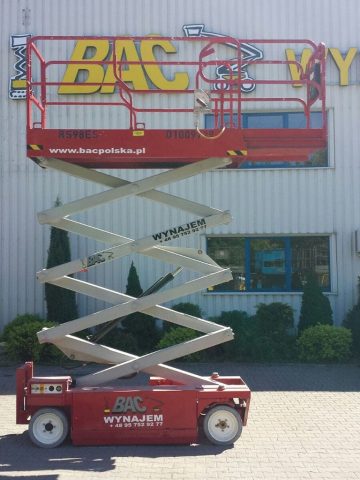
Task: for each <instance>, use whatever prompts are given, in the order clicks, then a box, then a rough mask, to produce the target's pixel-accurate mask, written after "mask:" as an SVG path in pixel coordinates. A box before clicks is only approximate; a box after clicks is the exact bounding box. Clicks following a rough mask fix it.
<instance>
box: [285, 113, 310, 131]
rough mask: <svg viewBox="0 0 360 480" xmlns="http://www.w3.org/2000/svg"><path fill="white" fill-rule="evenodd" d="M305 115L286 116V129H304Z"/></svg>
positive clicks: (290, 114)
mask: <svg viewBox="0 0 360 480" xmlns="http://www.w3.org/2000/svg"><path fill="white" fill-rule="evenodd" d="M305 127H306V121H305V115H304V114H303V113H302V112H296V113H289V114H288V128H305Z"/></svg>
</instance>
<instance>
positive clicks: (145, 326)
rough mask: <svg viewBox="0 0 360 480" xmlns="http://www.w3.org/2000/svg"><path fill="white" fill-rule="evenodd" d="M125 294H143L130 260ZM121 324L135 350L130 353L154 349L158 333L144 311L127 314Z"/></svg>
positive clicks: (150, 317) (152, 318) (152, 321)
mask: <svg viewBox="0 0 360 480" xmlns="http://www.w3.org/2000/svg"><path fill="white" fill-rule="evenodd" d="M126 294H127V295H131V296H132V297H136V298H138V297H140V296H141V295H142V294H143V289H142V288H141V285H140V280H139V276H138V274H137V271H136V267H135V265H134V262H131V266H130V269H129V274H128V278H127V285H126ZM121 326H122V328H123V330H124V333H125V334H127V336H128V339H130V340H129V342H131V343H130V345H131V346H132V348H135V350H132V353H136V354H138V355H143V354H144V353H149V352H151V351H153V350H154V348H155V346H156V344H157V342H158V341H159V338H160V334H159V330H158V328H157V326H156V322H155V318H154V317H152V316H150V315H146V314H145V313H142V312H135V313H131V314H130V315H127V316H126V317H125V318H124V319H123V320H122V322H121Z"/></svg>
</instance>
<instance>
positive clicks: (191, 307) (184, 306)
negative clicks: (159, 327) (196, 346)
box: [163, 302, 202, 333]
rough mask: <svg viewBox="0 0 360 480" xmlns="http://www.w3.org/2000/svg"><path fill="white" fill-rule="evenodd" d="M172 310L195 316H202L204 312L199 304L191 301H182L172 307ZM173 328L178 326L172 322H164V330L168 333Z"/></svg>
mask: <svg viewBox="0 0 360 480" xmlns="http://www.w3.org/2000/svg"><path fill="white" fill-rule="evenodd" d="M171 309H172V310H175V311H176V312H180V313H185V314H186V315H192V316H193V317H198V318H202V312H201V309H200V307H199V305H196V304H195V303H191V302H180V303H176V304H175V305H173V306H172V307H171ZM173 328H177V326H176V324H174V323H171V322H166V321H165V322H164V323H163V332H164V333H167V332H169V331H170V330H172V329H173Z"/></svg>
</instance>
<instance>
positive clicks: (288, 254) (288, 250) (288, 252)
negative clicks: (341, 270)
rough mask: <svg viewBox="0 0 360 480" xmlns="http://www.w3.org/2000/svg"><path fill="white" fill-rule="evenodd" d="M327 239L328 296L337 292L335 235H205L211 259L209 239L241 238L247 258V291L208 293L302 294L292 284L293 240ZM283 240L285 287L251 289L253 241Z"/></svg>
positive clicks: (206, 246) (325, 290)
mask: <svg viewBox="0 0 360 480" xmlns="http://www.w3.org/2000/svg"><path fill="white" fill-rule="evenodd" d="M313 237H326V238H327V241H328V252H327V257H328V258H327V265H328V270H329V273H328V275H329V283H328V287H327V288H323V289H322V290H323V292H324V293H326V294H328V293H332V292H333V291H334V289H335V290H336V283H337V282H336V281H335V280H334V275H333V265H334V255H335V243H334V242H335V240H334V238H333V237H334V235H333V234H329V233H321V234H320V233H318V234H305V235H271V234H266V235H241V234H209V235H204V244H205V251H206V252H207V254H208V255H209V256H210V257H211V254H210V253H209V250H208V239H209V238H239V239H240V238H241V239H244V250H245V252H244V257H245V261H244V263H245V290H207V291H206V293H208V294H211V295H214V294H230V295H233V294H241V295H244V294H263V293H267V294H296V293H301V292H302V288H299V289H295V288H291V283H292V247H291V239H293V238H313ZM274 239H276V240H282V241H283V242H284V251H285V287H284V288H282V289H281V288H279V289H276V290H275V289H269V288H251V241H252V240H274Z"/></svg>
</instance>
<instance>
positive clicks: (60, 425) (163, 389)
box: [17, 37, 327, 447]
mask: <svg viewBox="0 0 360 480" xmlns="http://www.w3.org/2000/svg"><path fill="white" fill-rule="evenodd" d="M81 42H85V43H83V45H87V47H86V48H83V56H82V58H81V59H80V60H79V59H78V58H75V59H74V57H70V53H71V48H74V46H76V45H79V44H81ZM86 42H88V43H86ZM99 42H102V43H101V46H102V48H103V47H104V51H105V54H104V55H103V56H102V57H101V58H100V57H99V55H98V50H97V49H98V47H99V45H100V43H99ZM129 42H130V43H129ZM164 42H165V43H164ZM126 45H127V46H129V45H130V46H131V47H132V48H133V49H132V50H131V51H132V55H131V59H129V58H128V57H130V55H127V54H128V52H129V50H127V48H126ZM164 45H165V47H164ZM169 45H171V47H172V48H173V50H167V51H172V52H174V48H176V49H177V54H176V59H175V60H173V59H172V60H171V61H169V59H168V56H166V55H164V52H163V51H162V50H165V51H166V48H168V46H169ZM254 45H257V46H260V45H261V47H262V48H263V49H265V50H267V51H269V52H270V55H271V52H275V57H269V58H268V59H266V55H262V54H261V55H259V56H258V57H255V58H254V59H252V60H249V59H248V58H247V57H246V55H245V53H246V52H248V51H249V49H251V48H252V46H254ZM288 45H295V46H297V48H300V47H301V46H302V47H303V48H304V46H305V47H306V48H308V49H311V55H310V56H309V61H308V63H307V65H306V67H304V68H303V67H302V66H301V65H300V63H299V62H297V61H296V60H292V61H291V60H283V59H281V60H279V55H278V56H276V52H277V53H279V51H280V50H281V48H284V47H285V46H288ZM55 46H56V48H55ZM105 47H106V48H105ZM143 47H146V48H143ZM94 49H95V50H94ZM145 50H146V51H147V52H149V51H150V53H151V54H150V55H149V54H148V56H147V58H145V56H144V55H143V56H142V57H141V55H139V56H137V52H139V51H140V52H143V51H145ZM52 51H56V52H58V53H57V58H53V57H52V55H53V54H52ZM259 51H260V50H259ZM283 51H284V50H282V52H283ZM94 52H95V53H94ZM134 52H135V53H134ZM157 55H158V56H159V57H161V58H160V59H157V58H156V56H157ZM59 57H61V58H60V59H59ZM69 57H70V58H71V59H70V60H69ZM164 57H165V59H164ZM264 57H265V59H264ZM324 62H325V48H324V45H322V44H320V45H315V44H314V43H313V42H310V41H307V40H281V41H280V40H239V39H235V38H231V37H223V38H188V37H184V38H183V37H181V38H180V37H171V38H170V37H169V38H163V37H132V38H130V37H34V38H32V39H30V40H29V42H28V70H27V75H28V81H27V85H28V87H27V88H28V91H27V112H28V113H27V144H28V147H27V149H28V150H27V154H28V156H29V157H30V158H31V159H33V160H34V161H36V162H37V163H38V164H39V165H40V166H42V167H43V168H49V169H55V170H57V171H60V172H63V173H66V174H69V175H72V176H75V177H79V178H81V179H84V180H87V181H92V182H95V183H98V184H100V185H102V186H104V187H108V189H107V190H105V191H103V192H101V193H97V194H95V195H90V196H87V197H85V198H82V199H79V200H76V201H73V202H70V203H68V204H66V205H61V206H57V207H54V208H51V209H49V210H46V211H43V212H41V213H39V215H38V218H39V221H40V223H42V224H49V225H53V226H56V227H57V228H61V229H64V230H66V231H69V232H72V233H75V234H78V235H84V236H86V237H88V238H92V239H94V240H97V241H101V242H105V243H108V244H110V247H109V248H107V249H105V250H101V251H97V252H95V253H93V254H91V255H88V256H87V257H85V258H82V259H78V260H73V261H71V262H68V263H66V264H63V265H60V266H58V267H54V268H49V269H47V270H42V271H40V272H38V274H37V278H38V280H39V281H40V282H42V283H45V282H47V283H50V284H53V285H57V286H60V287H63V288H67V289H70V290H73V291H75V292H77V293H79V294H84V295H88V296H92V297H94V298H96V299H99V300H102V301H104V302H107V303H110V304H112V305H113V306H112V307H109V308H106V309H104V310H102V311H100V312H97V313H96V314H93V315H87V316H84V317H81V318H79V319H77V320H72V321H69V322H66V323H65V324H62V325H59V326H55V327H52V328H49V329H44V330H42V331H41V332H38V338H39V341H40V342H41V343H43V342H50V343H53V344H55V345H56V346H57V347H58V348H59V349H60V350H61V351H62V352H63V353H64V354H65V355H67V356H68V357H69V358H71V359H72V360H77V361H80V362H94V363H99V364H102V365H108V366H107V367H106V368H105V369H103V370H100V371H97V372H92V373H88V374H86V375H84V376H82V377H77V378H72V377H70V376H65V377H57V376H54V377H36V376H35V377H34V374H33V364H32V362H27V363H26V364H25V365H24V366H23V367H21V368H19V369H18V371H17V423H20V424H28V423H29V424H30V425H29V433H30V436H31V439H32V440H33V441H34V443H36V444H37V445H39V446H42V447H54V446H57V445H59V444H61V443H62V442H63V440H64V439H65V437H66V436H67V434H68V433H69V431H70V435H71V439H72V442H73V443H74V444H77V445H83V444H130V443H131V444H134V443H147V444H155V443H192V442H197V441H198V438H199V437H198V436H199V431H200V430H201V429H202V430H203V431H204V432H205V435H206V436H207V438H208V439H209V440H210V441H211V442H213V443H215V444H220V445H227V444H229V443H233V442H234V441H235V440H237V438H238V437H239V436H240V434H241V430H242V425H245V424H246V421H247V416H248V410H249V404H250V390H249V388H248V386H247V385H246V384H245V382H244V381H243V380H242V379H241V377H239V376H236V377H227V376H219V375H218V374H216V373H214V374H212V375H210V376H208V377H202V376H198V375H195V374H192V373H190V372H186V371H184V370H180V369H177V368H174V367H171V366H169V365H167V364H166V362H168V361H170V360H174V359H176V358H179V357H181V356H184V355H187V354H190V353H193V352H196V351H199V350H202V349H204V348H209V347H211V346H214V345H217V344H219V343H222V342H226V341H228V340H231V339H232V338H233V333H232V331H231V329H230V328H227V327H224V326H222V325H218V324H215V323H213V322H209V321H206V320H203V319H201V318H197V317H193V316H191V315H186V314H182V313H179V312H175V311H174V310H172V309H169V308H166V307H163V306H161V303H164V302H169V301H172V300H174V299H176V298H178V297H180V296H184V295H188V294H190V293H194V292H196V291H200V290H203V289H206V288H209V287H211V286H213V285H216V284H218V283H222V282H226V281H229V280H231V279H232V274H231V272H230V270H229V269H225V268H223V267H221V266H220V265H218V264H216V263H215V262H214V261H213V260H212V259H211V258H210V257H208V256H207V255H206V254H205V253H204V252H203V251H202V250H197V249H192V248H184V247H181V246H176V247H174V246H173V247H170V246H169V242H170V241H171V240H181V238H182V237H187V236H188V235H192V234H198V233H199V232H204V230H205V229H206V228H211V227H213V226H217V225H220V224H224V223H228V222H229V221H230V220H231V217H230V214H229V212H227V211H221V210H218V209H216V208H213V207H209V206H206V205H203V204H200V203H198V202H194V201H191V200H188V199H184V198H180V197H177V196H174V195H170V194H167V193H164V192H162V191H159V190H156V189H157V188H158V187H161V186H163V185H167V184H169V183H171V182H175V181H178V180H181V179H185V178H189V177H191V176H193V175H196V174H199V173H202V172H207V171H209V170H211V169H214V168H225V167H229V166H230V167H233V168H237V167H241V165H242V164H243V163H244V162H274V161H276V162H279V161H280V162H284V161H286V162H287V161H295V162H306V161H308V160H309V158H311V156H312V155H314V154H315V153H317V152H319V151H320V152H321V151H325V150H326V146H327V134H326V130H327V129H326V111H325V83H324V82H325V80H324V73H325V63H324ZM94 66H95V69H93V67H94ZM134 67H136V69H137V71H138V72H140V74H143V75H144V78H145V79H146V81H147V84H145V87H146V85H147V86H148V88H135V87H134V85H135V83H134V82H135V80H134V77H131V73H130V76H129V72H133V70H132V69H133V68H134ZM68 68H70V70H71V68H73V69H75V70H74V71H76V72H77V73H76V75H74V77H73V78H70V81H69V77H68V76H66V75H65V74H64V72H65V70H66V69H68ZM250 68H251V69H253V71H254V73H256V75H254V76H255V78H252V77H250V76H249V72H248V70H247V69H250ZM91 69H93V70H91ZM108 69H110V70H108ZM289 69H293V70H294V69H295V71H296V72H297V73H298V78H296V79H295V80H292V79H290V77H289ZM66 71H67V70H66ZM92 71H96V72H97V75H95V76H92V74H91V72H92ZM109 71H110V74H109V73H106V74H105V75H102V74H101V72H102V73H104V72H109ZM154 72H155V73H154ZM178 72H181V75H182V76H183V77H182V78H185V77H184V76H186V78H187V81H186V82H185V83H184V84H183V85H182V87H181V88H179V86H177V88H172V85H175V83H172V80H174V79H176V73H178ZM269 72H271V73H269ZM159 75H160V76H161V75H163V79H165V83H163V85H165V88H164V89H163V90H160V89H159V88H156V78H159ZM130 77H131V80H130V79H129V78H130ZM109 79H110V80H109ZM249 82H251V88H249ZM143 85H144V84H143ZM296 86H297V87H299V86H302V87H303V88H302V89H299V88H293V87H296ZM102 89H104V91H107V92H109V91H114V93H113V94H112V95H101V91H102ZM90 91H91V92H93V93H95V94H94V95H89V94H88V93H90ZM299 91H301V93H302V95H303V96H302V97H301V96H299V94H298V92H299ZM268 92H271V93H272V95H270V96H269V94H268ZM293 92H295V93H296V94H297V96H295V95H293V94H292V93H293ZM64 93H65V94H66V95H64ZM275 106H276V107H275ZM260 107H261V108H262V109H263V108H268V109H274V108H278V109H280V111H281V109H282V110H295V109H296V111H297V112H299V111H301V112H302V114H303V124H302V125H301V126H302V128H286V129H285V128H284V129H261V128H244V127H243V125H242V124H243V115H244V113H247V112H249V111H250V112H251V111H254V112H259V111H261V110H259V108H260ZM80 110H81V114H80V115H79V114H78V112H79V111H80ZM313 111H317V112H320V114H321V125H320V126H319V124H317V127H316V128H313V126H312V122H311V115H312V112H313ZM87 112H89V113H87ZM104 112H106V114H105V113H104ZM206 116H208V117H207V120H206V121H210V122H212V127H211V128H208V127H206V125H204V118H206ZM79 118H81V119H82V120H81V121H80V123H81V124H80V125H79V120H78V119H79ZM99 124H100V125H101V128H99ZM189 125H191V128H189ZM175 167H176V168H175ZM102 168H114V169H123V168H136V169H142V168H162V169H166V170H165V171H161V172H160V173H158V174H156V175H153V176H151V177H146V178H144V179H142V180H139V181H137V182H136V183H131V182H129V181H126V180H123V179H121V178H119V177H115V176H112V175H110V174H108V173H103V172H100V171H97V170H94V169H102ZM131 195H138V196H140V197H143V198H147V199H149V200H154V201H156V202H160V203H164V204H166V205H167V206H170V207H174V208H179V209H181V210H183V211H185V212H187V213H188V214H190V215H192V217H191V219H190V220H189V221H188V222H187V223H185V224H182V225H176V226H171V227H167V228H166V229H164V230H162V231H160V232H155V233H154V232H152V234H150V235H149V236H146V237H143V238H140V239H136V240H133V239H130V238H128V237H124V236H122V235H119V234H115V233H111V232H108V231H105V230H101V229H99V228H96V227H93V226H90V225H85V224H83V223H80V222H78V221H74V220H72V219H70V218H69V216H70V215H73V214H76V213H79V212H82V211H84V210H86V209H88V208H92V207H95V206H98V205H102V204H105V203H107V202H112V201H114V200H118V199H121V198H124V197H128V196H131ZM194 216H195V218H194ZM134 253H139V254H142V255H146V256H149V257H152V258H155V259H158V260H162V261H165V262H167V263H171V264H176V265H178V269H177V270H176V271H175V272H174V274H170V277H171V278H173V276H174V275H175V274H177V273H179V271H180V270H181V269H183V268H188V269H190V270H192V271H193V272H197V273H198V274H200V276H199V277H197V278H195V279H194V280H190V281H187V282H185V283H184V284H182V285H178V286H176V287H172V288H167V289H166V290H164V291H160V289H159V286H162V285H164V284H165V283H166V282H167V279H166V280H164V281H160V282H157V284H156V288H155V287H154V288H151V289H150V290H149V291H148V292H146V295H144V296H143V297H141V298H133V297H130V296H128V295H125V294H123V293H121V292H117V291H114V290H109V289H106V288H103V287H100V286H97V285H94V284H92V283H90V282H88V281H85V280H84V279H81V277H82V276H84V275H86V272H87V271H88V270H89V269H90V268H96V267H98V266H99V265H104V264H106V263H107V262H110V261H114V260H116V259H119V258H122V257H124V256H126V255H129V254H134ZM137 311H140V312H145V313H147V314H149V315H152V316H155V317H156V318H159V319H162V320H165V321H168V322H171V323H173V324H176V325H182V326H185V327H190V328H193V329H195V330H198V331H200V332H202V333H203V334H204V335H202V336H200V337H198V338H195V339H194V340H191V341H188V342H184V343H181V344H179V345H174V346H172V347H168V348H165V349H162V350H159V351H156V352H152V353H149V354H147V355H144V356H140V357H139V356H136V355H133V354H130V353H127V352H123V351H120V350H116V349H113V348H109V347H107V346H106V345H102V344H99V343H98V340H99V338H100V336H101V335H100V336H99V335H97V336H96V335H93V336H92V338H89V339H87V340H83V339H80V338H78V337H76V336H74V335H72V334H73V333H76V332H78V331H80V330H84V329H87V328H94V327H96V326H98V325H102V330H103V332H105V331H106V332H107V331H109V330H110V329H111V328H113V327H114V326H115V325H116V324H117V319H119V318H124V317H126V316H127V315H129V314H131V313H134V312H137ZM100 332H101V330H100ZM96 337H97V338H96ZM138 372H145V373H148V374H150V375H151V377H150V380H149V384H148V385H147V386H143V385H142V386H138V387H132V386H124V385H122V386H121V385H120V386H119V385H118V383H119V379H122V378H125V377H127V376H129V375H132V374H134V373H135V374H136V373H138ZM115 381H116V382H117V385H115V386H114V385H113V384H114V382H115ZM109 384H110V385H112V386H109ZM104 385H105V386H104Z"/></svg>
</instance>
